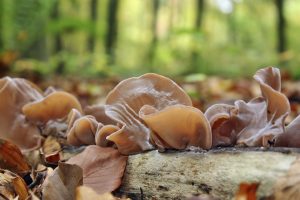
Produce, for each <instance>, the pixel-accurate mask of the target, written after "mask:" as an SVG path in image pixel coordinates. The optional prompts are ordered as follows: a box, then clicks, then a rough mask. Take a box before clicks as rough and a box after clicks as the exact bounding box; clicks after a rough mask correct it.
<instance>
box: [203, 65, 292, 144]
mask: <svg viewBox="0 0 300 200" xmlns="http://www.w3.org/2000/svg"><path fill="white" fill-rule="evenodd" d="M254 79H255V80H256V81H257V82H258V83H259V84H260V87H261V92H262V96H263V97H258V98H255V99H253V100H251V101H250V102H248V103H245V102H244V101H242V100H238V101H236V102H235V105H234V108H232V106H229V105H227V106H224V104H222V105H220V104H217V105H214V106H212V107H211V108H209V109H208V110H207V111H206V116H207V117H208V119H209V121H210V124H211V126H212V129H213V131H212V132H213V138H214V139H213V141H214V142H213V144H214V145H220V144H221V145H223V143H224V141H227V142H225V144H227V145H228V144H230V142H231V145H233V144H235V142H234V138H236V143H237V144H243V145H246V146H268V145H270V144H272V143H273V142H274V139H275V138H276V137H277V136H278V135H280V134H282V133H283V132H284V120H285V118H286V116H287V115H288V113H289V112H290V105H289V101H288V99H287V98H286V97H285V96H284V95H283V94H282V93H281V92H280V90H281V88H280V87H281V82H280V72H279V69H277V68H273V67H267V68H264V69H261V70H258V71H257V73H256V74H255V75H254ZM226 109H231V110H234V114H232V113H231V112H229V111H228V110H226ZM213 110H220V112H221V113H223V114H221V113H218V112H212V111H213ZM224 111H225V112H224ZM226 113H227V114H226ZM222 116H223V117H222ZM213 119H220V120H221V123H216V120H213ZM225 130H226V131H228V132H224V131H225ZM220 136H224V137H220Z"/></svg>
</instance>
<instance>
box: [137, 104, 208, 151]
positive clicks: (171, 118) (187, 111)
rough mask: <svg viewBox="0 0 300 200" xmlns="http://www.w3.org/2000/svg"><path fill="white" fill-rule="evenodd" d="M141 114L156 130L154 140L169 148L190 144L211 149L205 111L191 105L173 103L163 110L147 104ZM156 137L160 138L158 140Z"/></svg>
mask: <svg viewBox="0 0 300 200" xmlns="http://www.w3.org/2000/svg"><path fill="white" fill-rule="evenodd" d="M139 116H140V117H141V118H142V119H143V120H144V121H145V122H146V124H147V125H148V126H149V127H150V128H151V129H152V130H153V131H154V133H153V134H155V136H156V137H155V139H154V142H155V143H156V145H158V146H160V145H161V144H165V147H167V148H174V149H185V148H187V147H190V146H195V147H200V148H203V149H210V148H211V145H212V136H211V129H210V125H209V123H208V121H207V119H206V118H205V116H204V115H203V113H202V112H201V111H200V110H198V109H196V108H194V107H191V106H184V105H172V106H168V107H166V108H164V109H162V110H157V109H155V108H154V107H152V106H149V105H145V106H143V107H142V109H141V110H140V112H139ZM156 139H159V141H157V140H156Z"/></svg>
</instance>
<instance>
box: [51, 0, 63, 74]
mask: <svg viewBox="0 0 300 200" xmlns="http://www.w3.org/2000/svg"><path fill="white" fill-rule="evenodd" d="M51 19H52V20H53V21H57V20H58V19H59V0H56V1H55V3H54V5H53V10H52V13H51ZM62 49H63V44H62V38H61V35H60V33H55V34H54V53H55V54H57V53H59V52H61V51H62ZM63 72H64V63H63V61H59V62H58V64H57V67H56V69H55V73H56V74H62V73H63Z"/></svg>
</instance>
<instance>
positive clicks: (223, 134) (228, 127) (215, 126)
mask: <svg viewBox="0 0 300 200" xmlns="http://www.w3.org/2000/svg"><path fill="white" fill-rule="evenodd" d="M237 113H238V109H237V108H236V107H235V106H233V105H227V104H215V105H213V106H211V107H209V108H208V109H207V110H206V112H205V114H204V115H205V117H206V118H207V120H208V121H209V123H210V126H211V131H212V146H213V147H215V146H230V145H232V144H235V142H236V136H237V133H236V130H235V129H236V120H237V117H236V115H237Z"/></svg>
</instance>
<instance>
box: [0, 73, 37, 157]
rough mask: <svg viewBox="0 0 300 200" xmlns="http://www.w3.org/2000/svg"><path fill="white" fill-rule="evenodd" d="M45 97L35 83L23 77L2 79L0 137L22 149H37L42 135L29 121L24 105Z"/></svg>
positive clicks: (0, 91)
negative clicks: (23, 111) (23, 110)
mask: <svg viewBox="0 0 300 200" xmlns="http://www.w3.org/2000/svg"><path fill="white" fill-rule="evenodd" d="M42 98H43V94H42V92H41V90H40V89H39V88H38V87H37V86H36V85H34V84H33V83H31V82H29V81H27V80H25V79H21V78H10V77H4V78H1V79H0V111H1V115H0V138H3V139H7V140H9V141H11V142H13V143H14V144H16V145H18V146H19V148H20V149H21V150H22V151H29V150H32V149H36V148H38V147H39V146H40V144H41V139H42V137H41V136H40V131H39V129H38V127H37V126H35V125H34V124H32V123H30V122H28V121H27V120H26V118H25V116H24V115H23V113H22V107H23V106H24V105H26V104H28V103H30V102H33V101H37V100H40V99H42Z"/></svg>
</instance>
